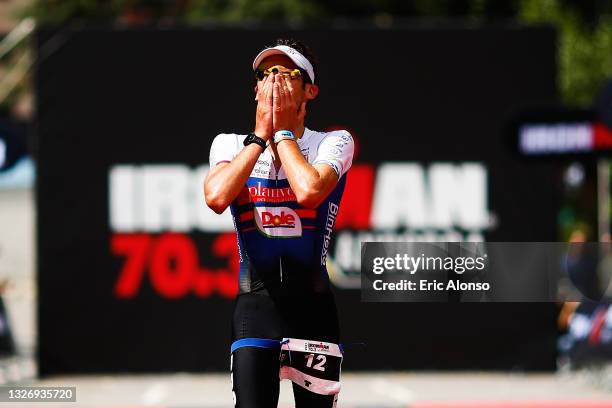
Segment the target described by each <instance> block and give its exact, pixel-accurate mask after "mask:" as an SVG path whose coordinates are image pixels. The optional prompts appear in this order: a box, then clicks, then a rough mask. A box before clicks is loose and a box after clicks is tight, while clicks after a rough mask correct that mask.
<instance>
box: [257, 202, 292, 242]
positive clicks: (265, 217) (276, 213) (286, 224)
mask: <svg viewBox="0 0 612 408" xmlns="http://www.w3.org/2000/svg"><path fill="white" fill-rule="evenodd" d="M255 222H256V223H257V227H258V228H259V231H261V232H262V233H263V234H264V235H267V236H269V237H273V238H285V237H301V236H302V221H301V220H300V217H299V216H298V215H297V214H296V213H295V211H294V210H292V209H291V208H288V207H255Z"/></svg>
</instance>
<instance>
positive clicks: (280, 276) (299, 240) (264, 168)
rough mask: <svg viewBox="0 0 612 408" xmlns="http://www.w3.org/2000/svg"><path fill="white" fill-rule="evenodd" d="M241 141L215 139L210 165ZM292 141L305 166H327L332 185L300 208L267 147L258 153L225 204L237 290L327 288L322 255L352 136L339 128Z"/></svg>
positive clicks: (348, 161)
mask: <svg viewBox="0 0 612 408" xmlns="http://www.w3.org/2000/svg"><path fill="white" fill-rule="evenodd" d="M246 137H247V135H237V134H231V133H229V134H228V133H223V134H220V135H218V136H217V137H215V139H214V141H213V143H212V146H211V149H210V166H211V167H213V166H216V165H217V164H218V163H221V162H230V161H232V160H233V159H234V158H235V157H236V156H237V155H238V154H239V153H240V151H241V150H242V149H243V148H244V145H243V141H244V139H245V138H246ZM297 143H298V146H299V148H300V150H301V152H302V155H304V157H305V158H306V160H307V161H308V162H309V163H311V164H318V163H325V164H327V165H329V166H331V167H332V168H333V169H334V171H335V172H336V174H337V175H338V183H337V184H336V187H335V188H334V190H333V191H332V192H331V193H330V194H329V195H328V196H327V197H326V198H325V200H323V202H322V203H321V204H320V205H319V207H318V208H315V209H312V208H305V207H302V206H301V205H300V204H299V203H298V202H297V199H296V197H295V194H294V193H293V191H292V189H291V186H290V185H289V181H288V180H287V175H286V174H285V171H284V168H283V166H282V165H281V167H280V169H279V170H278V172H277V171H276V169H275V167H274V163H273V160H272V154H271V152H270V151H269V149H266V150H265V151H263V152H262V153H261V155H260V156H259V158H258V160H257V163H256V164H255V166H254V167H253V170H252V172H251V174H250V176H249V178H248V180H247V182H246V184H245V185H244V187H243V188H242V190H241V192H240V193H239V194H238V196H237V197H236V198H235V199H234V201H233V202H232V204H231V206H230V208H231V211H232V216H233V218H234V224H235V226H236V233H237V237H238V251H239V255H240V276H239V287H240V291H241V292H250V291H253V290H257V289H261V288H266V289H267V290H268V291H270V292H272V291H276V292H282V293H288V294H290V295H292V294H296V293H300V292H311V293H312V292H324V291H327V290H329V279H328V276H327V268H326V256H327V250H328V248H329V245H330V242H331V238H332V229H333V226H334V223H335V220H336V217H337V215H338V210H339V205H340V199H341V198H342V193H343V191H344V185H345V183H346V172H347V171H348V170H349V169H350V167H351V164H352V161H353V151H354V143H353V138H352V137H351V135H350V133H348V132H347V131H345V130H338V131H333V132H315V131H313V130H310V129H305V131H304V135H303V136H302V137H301V138H300V139H298V140H297ZM279 238H282V239H279ZM283 270H284V271H285V273H283Z"/></svg>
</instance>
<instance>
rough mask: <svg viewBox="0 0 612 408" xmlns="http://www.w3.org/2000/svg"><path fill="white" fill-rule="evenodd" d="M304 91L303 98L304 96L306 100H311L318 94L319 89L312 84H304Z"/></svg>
mask: <svg viewBox="0 0 612 408" xmlns="http://www.w3.org/2000/svg"><path fill="white" fill-rule="evenodd" d="M305 91H306V92H304V96H306V99H308V100H313V99H315V98H316V97H317V95H318V94H319V87H318V86H317V85H314V84H306V89H305Z"/></svg>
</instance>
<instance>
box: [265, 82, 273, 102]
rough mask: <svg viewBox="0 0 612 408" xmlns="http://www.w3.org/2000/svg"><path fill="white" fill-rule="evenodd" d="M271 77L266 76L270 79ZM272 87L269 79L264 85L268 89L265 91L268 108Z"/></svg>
mask: <svg viewBox="0 0 612 408" xmlns="http://www.w3.org/2000/svg"><path fill="white" fill-rule="evenodd" d="M271 76H272V74H270V75H268V78H269V77H271ZM272 85H273V84H272V79H270V80H269V81H268V83H267V84H266V86H267V87H268V89H267V90H266V103H267V104H268V106H270V107H271V106H272V97H273V94H272V91H273V89H272Z"/></svg>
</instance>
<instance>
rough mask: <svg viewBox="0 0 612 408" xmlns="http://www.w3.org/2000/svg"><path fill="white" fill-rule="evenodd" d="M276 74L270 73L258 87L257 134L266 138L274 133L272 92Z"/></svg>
mask: <svg viewBox="0 0 612 408" xmlns="http://www.w3.org/2000/svg"><path fill="white" fill-rule="evenodd" d="M273 84H274V75H273V74H270V75H268V76H267V77H266V78H265V79H264V80H263V82H262V84H261V86H259V87H258V89H257V111H256V113H255V134H256V135H257V136H259V137H261V138H262V139H264V140H266V141H267V140H268V139H270V138H271V137H272V136H273V135H274V129H273V110H272V94H273V88H272V85H273Z"/></svg>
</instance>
